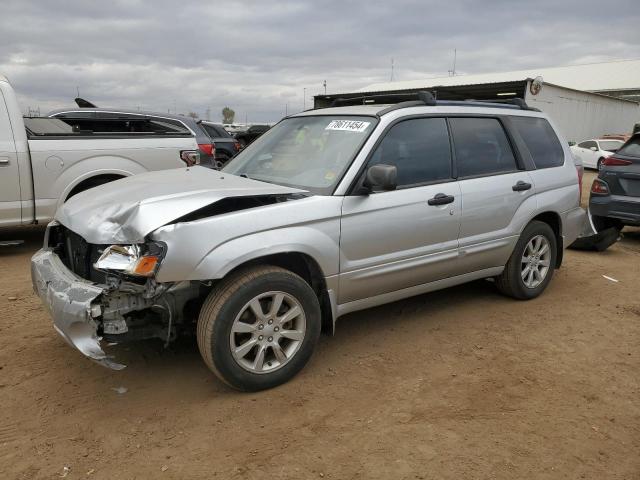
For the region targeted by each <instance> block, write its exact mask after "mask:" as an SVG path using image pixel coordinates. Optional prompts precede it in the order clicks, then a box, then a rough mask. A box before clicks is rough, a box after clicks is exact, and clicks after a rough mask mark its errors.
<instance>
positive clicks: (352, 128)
mask: <svg viewBox="0 0 640 480" xmlns="http://www.w3.org/2000/svg"><path fill="white" fill-rule="evenodd" d="M370 124H371V122H361V121H360V120H331V123H329V125H327V126H326V127H325V130H346V131H347V132H364V131H365V130H366V129H367V127H368V126H369V125H370Z"/></svg>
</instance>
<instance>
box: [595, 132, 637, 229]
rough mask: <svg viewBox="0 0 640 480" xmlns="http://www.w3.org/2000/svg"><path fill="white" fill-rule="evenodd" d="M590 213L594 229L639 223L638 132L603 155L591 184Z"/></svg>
mask: <svg viewBox="0 0 640 480" xmlns="http://www.w3.org/2000/svg"><path fill="white" fill-rule="evenodd" d="M589 212H590V214H591V216H592V218H593V222H594V223H596V228H606V227H616V228H617V229H621V228H623V227H624V226H625V225H632V226H640V134H639V133H637V134H635V135H633V136H632V137H631V138H630V139H629V140H628V141H627V142H626V143H625V144H624V145H623V146H622V147H621V148H619V149H618V150H617V151H616V152H615V154H613V155H611V156H609V157H607V158H605V160H604V161H603V162H602V168H601V169H600V172H599V173H598V178H596V179H595V180H594V181H593V184H592V186H591V196H590V198H589Z"/></svg>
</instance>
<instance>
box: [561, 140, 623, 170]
mask: <svg viewBox="0 0 640 480" xmlns="http://www.w3.org/2000/svg"><path fill="white" fill-rule="evenodd" d="M623 144H624V142H623V141H622V140H615V139H608V138H606V139H605V138H597V139H594V140H585V141H584V142H580V143H579V144H577V145H573V146H572V147H571V152H572V153H573V154H574V155H575V156H577V157H579V158H580V160H582V164H583V165H584V167H585V168H593V169H596V170H600V166H601V165H602V161H603V160H604V159H605V158H607V157H608V156H609V155H612V154H613V153H615V152H617V151H618V149H619V148H620V147H621V146H622V145H623Z"/></svg>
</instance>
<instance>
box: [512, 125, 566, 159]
mask: <svg viewBox="0 0 640 480" xmlns="http://www.w3.org/2000/svg"><path fill="white" fill-rule="evenodd" d="M511 121H512V123H513V125H514V126H515V128H516V130H517V131H518V133H519V134H520V137H522V140H523V141H524V143H525V145H526V146H527V149H528V150H529V153H530V154H531V157H532V158H533V163H534V164H535V165H536V168H553V167H560V166H561V165H564V151H563V150H562V145H560V141H559V140H558V137H557V136H556V133H555V132H554V131H553V128H551V125H549V122H548V121H547V120H546V119H544V118H535V117H511Z"/></svg>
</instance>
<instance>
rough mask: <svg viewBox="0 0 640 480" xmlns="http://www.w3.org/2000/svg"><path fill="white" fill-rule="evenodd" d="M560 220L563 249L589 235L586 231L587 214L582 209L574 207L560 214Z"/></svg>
mask: <svg viewBox="0 0 640 480" xmlns="http://www.w3.org/2000/svg"><path fill="white" fill-rule="evenodd" d="M561 220H562V247H563V248H567V247H568V246H569V245H571V244H572V243H573V242H575V241H576V239H577V238H578V237H581V236H584V235H589V234H591V232H589V231H588V229H586V226H587V224H588V223H589V221H588V218H587V212H585V210H584V209H583V208H582V207H576V208H573V209H571V210H568V211H566V212H564V213H562V215H561ZM594 233H595V232H594Z"/></svg>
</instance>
